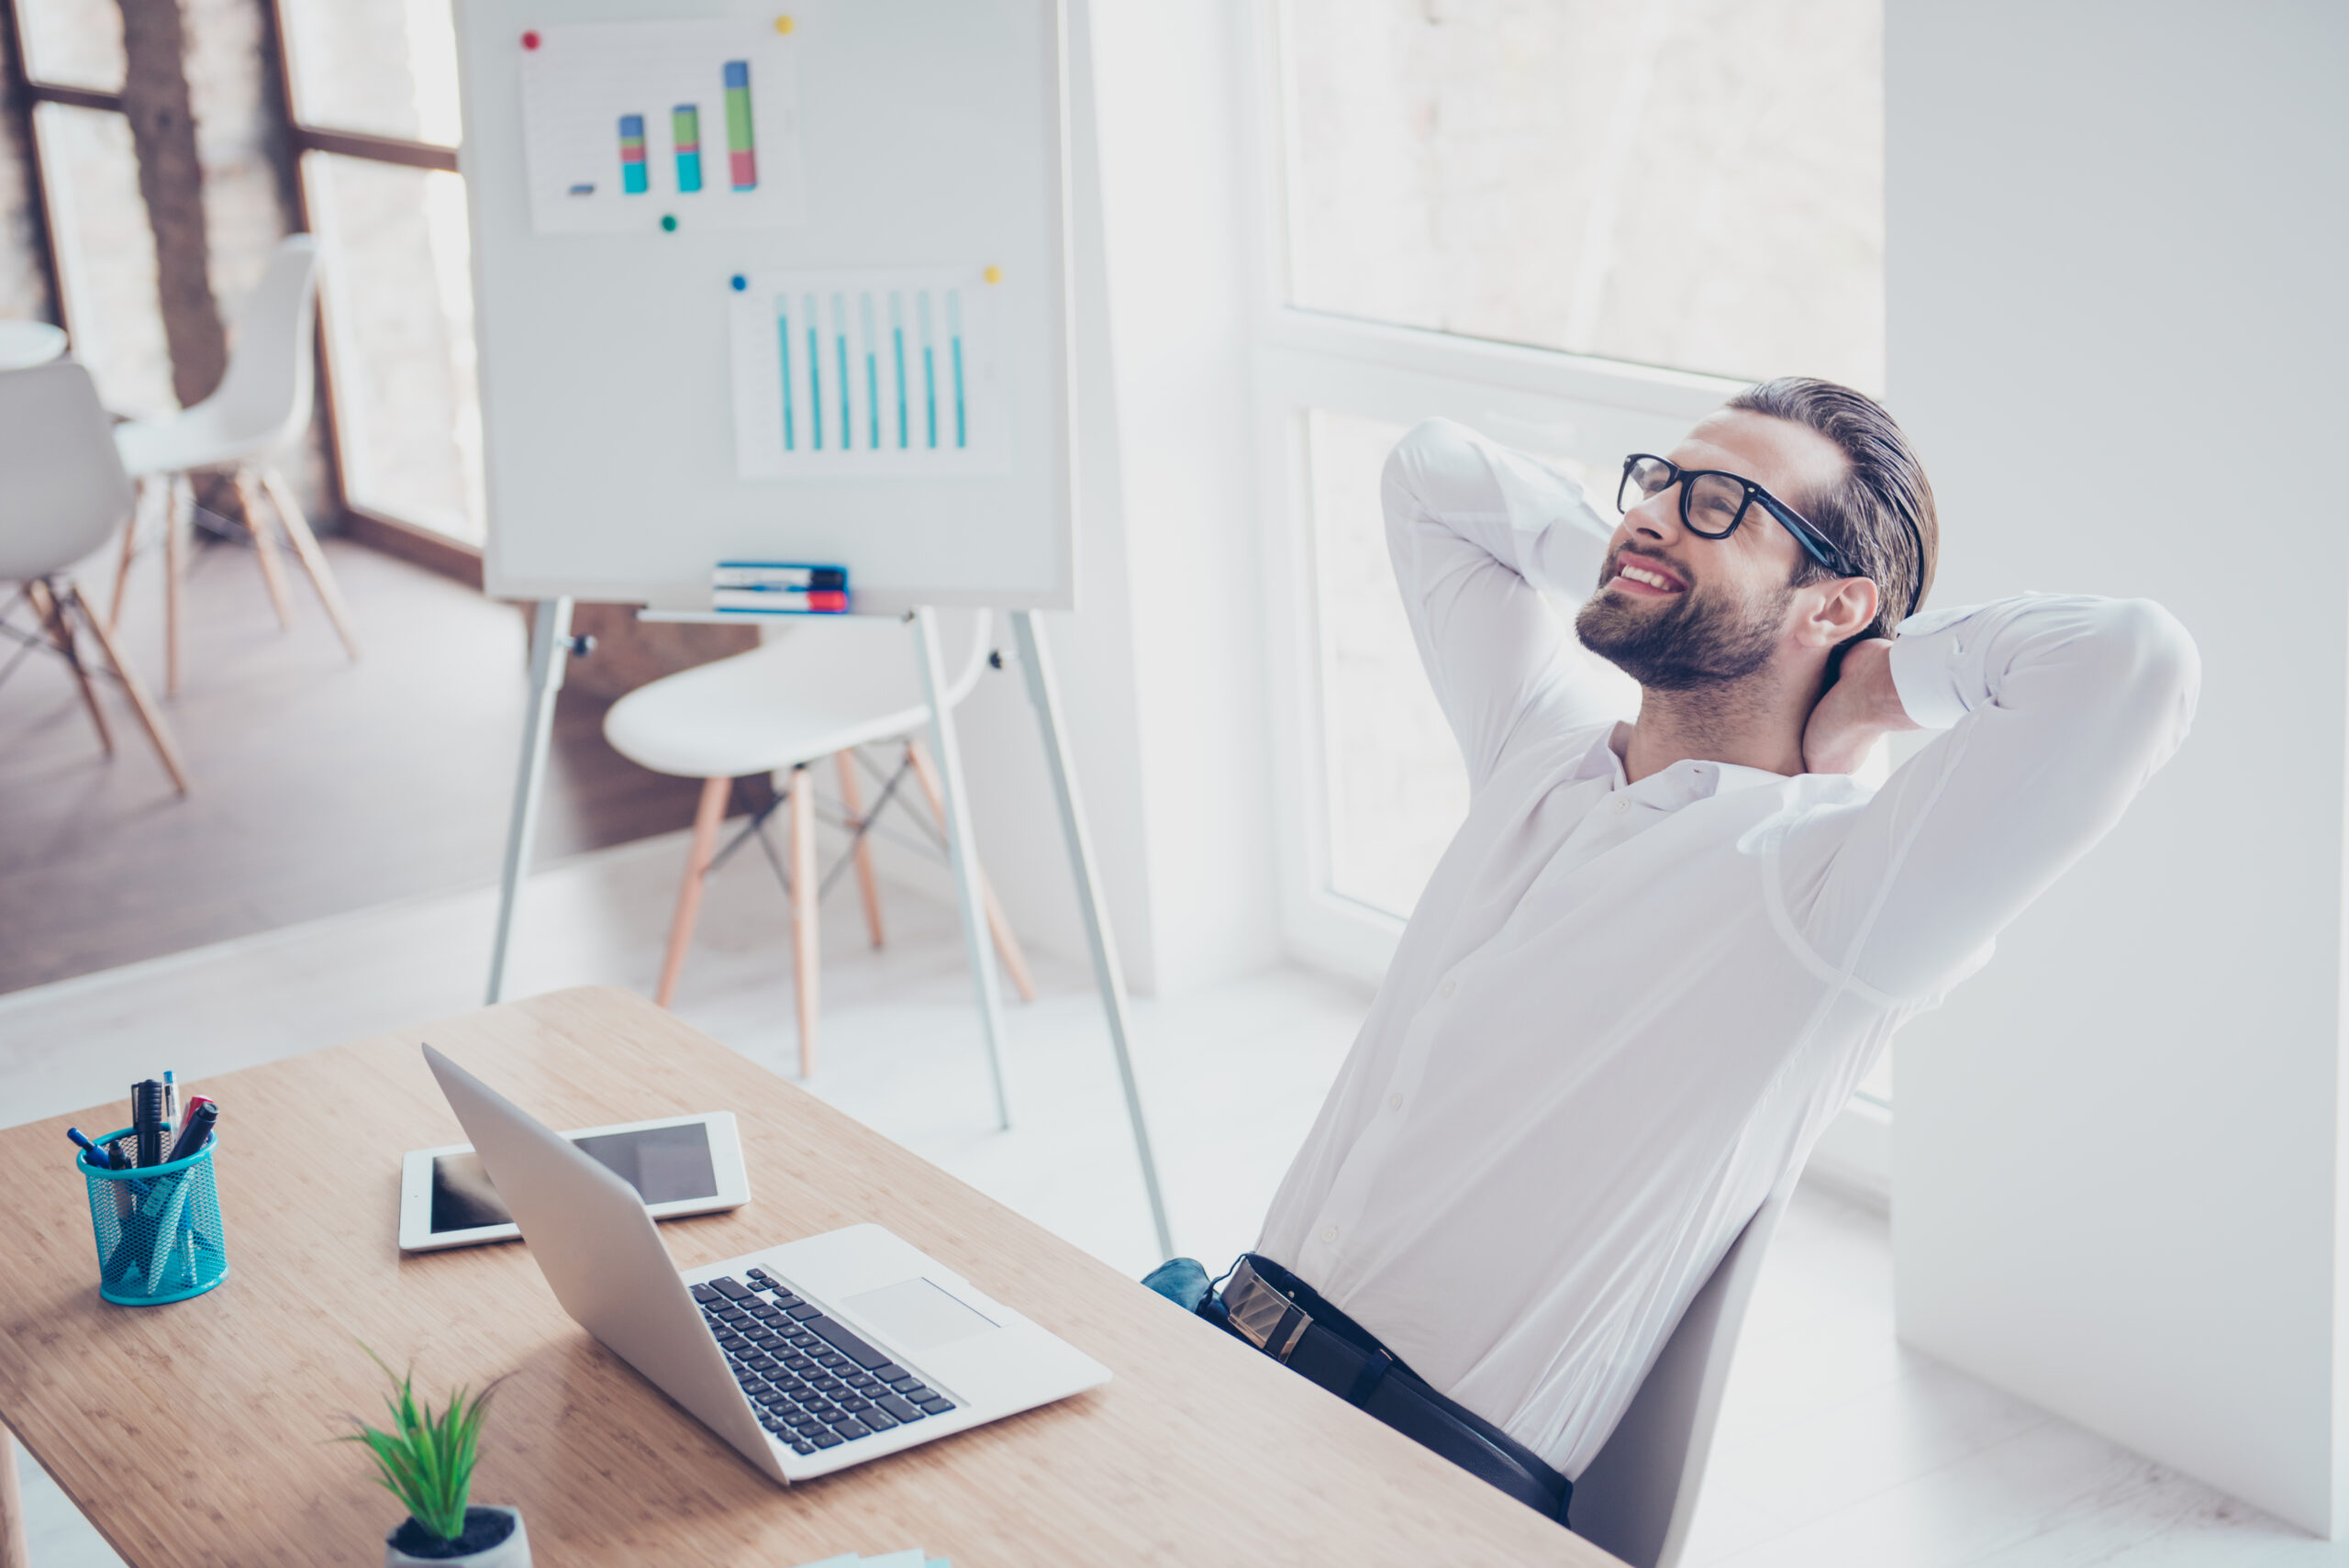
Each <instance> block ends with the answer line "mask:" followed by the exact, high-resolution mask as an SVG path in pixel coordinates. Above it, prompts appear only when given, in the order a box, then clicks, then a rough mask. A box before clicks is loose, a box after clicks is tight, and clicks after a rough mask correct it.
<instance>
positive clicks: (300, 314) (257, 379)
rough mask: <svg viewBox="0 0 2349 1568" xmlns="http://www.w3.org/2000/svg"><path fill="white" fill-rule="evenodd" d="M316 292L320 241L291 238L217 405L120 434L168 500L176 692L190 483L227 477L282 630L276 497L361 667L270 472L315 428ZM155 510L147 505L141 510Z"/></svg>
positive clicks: (167, 646)
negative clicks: (276, 458)
mask: <svg viewBox="0 0 2349 1568" xmlns="http://www.w3.org/2000/svg"><path fill="white" fill-rule="evenodd" d="M317 287H318V246H317V240H316V239H312V238H311V237H310V236H309V235H306V234H289V235H287V236H286V237H285V238H284V239H282V240H280V241H278V245H277V250H276V251H275V252H274V253H273V255H272V256H271V257H270V259H269V268H268V270H267V271H266V272H263V273H262V280H261V284H260V285H259V286H258V287H256V288H255V289H254V290H253V292H252V293H251V295H249V296H248V297H247V298H246V300H245V303H244V306H243V307H242V308H241V309H240V310H239V311H238V313H237V324H236V328H235V331H234V332H233V334H232V335H231V338H230V346H229V354H228V373H227V374H225V375H223V376H222V377H221V378H220V385H219V386H218V388H217V389H216V390H215V391H214V392H213V394H212V395H211V396H209V397H207V398H206V399H205V400H204V401H203V402H201V403H199V404H197V405H196V406H195V407H193V408H184V409H182V410H180V412H178V413H177V414H174V415H172V416H171V417H168V418H163V419H143V420H132V421H129V422H128V423H126V424H123V425H121V426H119V427H117V429H116V431H115V442H116V444H117V446H118V447H119V448H120V449H121V450H122V465H123V467H124V468H126V469H128V471H129V472H130V474H131V477H133V478H134V479H138V480H140V481H142V482H145V483H147V484H149V485H150V488H152V489H154V490H158V491H160V492H161V493H162V494H164V495H166V496H167V497H168V502H167V505H166V506H165V508H164V515H163V571H164V575H165V579H166V582H165V588H164V600H163V606H164V608H163V615H164V627H163V636H164V672H165V675H164V689H165V690H167V691H172V692H176V691H178V690H179V689H180V539H181V535H182V531H183V529H184V528H185V526H186V524H187V521H188V519H189V518H190V517H192V516H193V515H194V512H195V491H194V488H193V487H192V486H191V485H190V484H189V483H188V475H189V474H191V473H205V472H210V471H225V472H227V473H229V474H230V475H232V476H233V478H234V480H235V483H236V486H237V499H238V500H239V502H240V503H241V504H242V506H243V510H244V514H245V527H246V528H248V529H249V530H250V533H251V535H252V541H253V556H254V559H255V561H256V562H259V564H260V566H261V578H262V586H264V587H265V588H267V589H268V590H269V602H270V604H271V605H272V606H274V607H275V609H276V611H277V624H278V625H279V626H280V627H291V626H292V625H293V624H294V610H293V606H292V605H291V603H290V602H289V601H288V600H287V598H286V595H285V573H284V568H283V567H282V566H281V565H280V564H279V562H278V556H277V542H276V539H275V538H274V537H273V533H272V531H271V529H270V528H269V525H268V522H267V520H266V519H267V514H266V513H264V512H263V511H262V496H263V495H264V494H266V495H267V497H268V501H269V505H270V506H271V507H272V508H273V509H274V510H275V512H276V513H277V516H278V519H279V521H281V522H282V523H284V527H285V536H286V538H287V539H289V540H291V541H292V543H293V546H294V553H295V557H296V558H298V559H299V560H300V561H301V562H302V568H303V570H304V571H306V572H307V573H309V575H310V582H311V584H312V585H313V586H314V587H316V588H317V591H318V598H319V600H320V602H321V603H323V604H324V605H325V606H326V611H327V618H328V620H330V621H332V622H333V623H334V629H335V635H336V636H338V637H340V638H341V639H342V646H343V648H344V650H345V651H347V652H349V654H350V655H351V658H352V659H354V660H356V659H357V658H358V657H359V639H358V637H357V635H356V634H355V633H354V632H353V631H352V630H351V611H350V608H349V606H346V605H345V604H344V603H343V600H342V590H341V589H340V588H339V587H337V586H336V584H335V580H334V572H333V569H332V568H330V567H328V564H327V559H326V556H325V555H324V554H323V553H322V552H321V551H320V550H319V549H318V540H317V535H316V534H314V533H312V532H311V531H310V523H309V519H308V518H306V517H304V516H303V515H302V509H301V507H300V506H296V505H295V501H294V494H293V491H292V490H291V489H290V488H288V487H287V485H286V483H285V479H284V475H283V474H281V473H278V471H277V469H276V468H275V467H274V466H273V465H272V464H271V463H270V462H269V461H268V460H269V459H270V458H271V457H272V456H273V455H274V454H275V453H276V452H277V451H278V450H280V449H281V448H283V447H285V446H287V445H289V444H291V443H292V442H294V441H296V440H298V439H301V437H302V434H303V432H305V431H306V430H307V429H308V428H310V399H311V390H312V371H313V366H314V363H315V358H316V356H315V355H314V354H313V353H312V351H311V343H312V337H313V328H314V326H315V323H316V320H317V312H316V310H315V309H314V308H313V305H314V302H315V301H316V299H317ZM146 510H147V508H146V507H145V506H141V508H140V511H141V512H142V513H144V512H145V511H146ZM138 533H139V528H138V524H137V522H136V521H134V522H133V523H132V525H131V527H130V528H128V529H127V530H126V531H125V532H124V534H123V539H122V562H121V565H120V568H119V569H118V570H117V573H116V574H115V589H114V602H113V604H112V606H110V607H109V613H108V615H107V617H106V624H107V626H108V627H109V628H111V627H112V626H113V625H114V624H115V621H116V618H117V617H119V616H120V615H121V613H122V595H123V586H124V584H127V583H128V581H129V579H130V563H131V561H132V559H133V558H134V555H135V553H136V551H137V549H138Z"/></svg>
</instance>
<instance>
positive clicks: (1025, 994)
mask: <svg viewBox="0 0 2349 1568" xmlns="http://www.w3.org/2000/svg"><path fill="white" fill-rule="evenodd" d="M941 622H942V626H943V630H942V632H941V636H942V638H943V639H944V641H945V643H946V646H948V647H954V646H958V643H957V637H958V634H959V635H960V636H962V637H965V638H967V639H968V651H967V653H966V655H965V657H964V659H963V664H962V666H961V669H960V671H959V673H957V674H956V675H955V676H954V678H953V680H952V683H951V684H949V685H948V687H947V691H946V701H947V703H948V704H949V706H960V705H961V703H962V701H963V698H964V697H966V696H968V695H970V694H971V689H972V688H973V687H974V686H975V685H977V684H978V682H979V675H980V673H981V672H982V671H983V670H984V669H985V665H986V656H987V632H988V630H989V628H990V627H991V626H992V624H993V621H992V617H990V616H989V614H988V612H986V611H985V610H978V611H963V612H956V611H952V610H950V611H945V612H942V613H941ZM958 622H959V623H960V624H959V625H958V624H957V623H958ZM929 725H930V704H929V703H928V702H927V701H925V700H924V699H923V696H922V690H921V683H920V680H919V679H918V674H917V672H916V670H915V666H914V657H913V641H912V639H911V638H910V637H909V636H908V635H907V630H906V628H905V627H904V625H903V624H901V623H900V622H898V621H896V620H892V619H882V618H880V617H847V616H843V617H838V618H823V617H815V618H810V619H808V620H806V621H801V622H797V623H796V624H794V625H793V626H792V627H791V628H789V629H788V630H787V631H786V632H785V634H784V635H783V636H782V637H781V638H780V639H777V640H775V641H773V642H770V643H768V644H766V645H765V646H764V647H763V648H757V649H753V650H752V651H750V652H748V653H738V654H736V655H735V656H734V657H732V658H731V659H720V660H718V662H715V663H711V664H703V665H699V666H696V668H694V669H691V670H683V671H680V672H678V673H676V674H674V675H668V676H664V677H663V678H662V679H661V680H658V681H655V682H653V683H652V684H650V685H647V686H641V687H639V688H638V689H637V690H635V691H633V692H630V693H629V695H626V696H624V697H622V698H621V699H620V700H619V701H618V702H617V703H614V704H613V705H612V706H611V710H610V711H609V712H608V713H607V714H606V715H605V716H604V739H605V740H608V741H609V742H611V746H612V750H614V751H618V753H619V754H620V755H621V756H623V757H626V758H627V759H628V760H629V762H634V763H636V764H637V765H638V766H640V767H645V768H650V769H651V770H652V771H653V772H654V773H667V774H670V775H671V776H673V777H681V778H697V779H700V780H701V781H702V793H701V804H700V806H699V808H698V809H697V810H696V812H695V814H694V837H693V848H692V850H691V851H689V852H688V853H687V855H686V857H685V882H684V884H683V885H682V886H680V887H679V888H678V890H677V912H676V915H675V917H674V918H673V919H672V921H671V922H670V927H669V947H668V951H667V953H666V955H665V956H664V957H663V958H662V963H661V983H660V987H659V989H658V990H657V991H655V992H654V994H653V998H652V999H653V1000H654V1001H655V1002H658V1003H659V1004H660V1005H661V1006H664V1007H665V1006H668V1005H669V1001H670V998H671V997H672V996H674V995H675V994H676V989H677V979H678V976H679V975H680V974H681V973H683V972H684V969H685V952H686V950H687V948H688V947H690V946H691V944H692V942H693V935H694V923H695V920H696V917H698V915H699V913H700V908H701V890H702V884H703V883H704V881H705V880H706V879H707V877H708V875H709V873H711V872H712V871H715V870H716V869H717V868H718V864H719V863H720V862H723V861H724V860H726V858H727V857H728V856H729V855H731V854H732V853H733V852H734V851H736V850H738V849H740V847H741V846H742V845H743V844H744V843H746V842H748V841H750V840H752V839H756V840H758V842H759V846H760V848H762V849H763V850H765V851H766V852H767V855H768V857H769V858H770V859H771V860H773V859H774V850H773V849H772V848H771V847H769V846H768V844H767V842H766V839H765V836H764V833H763V828H764V827H765V825H766V820H767V817H769V816H770V815H771V814H773V813H774V811H775V810H776V809H777V807H783V808H785V809H786V811H787V815H786V817H785V823H786V831H785V840H786V844H787V848H786V850H785V858H787V859H788V861H789V865H788V866H787V867H786V866H785V865H784V864H783V863H781V862H777V864H776V870H777V871H778V872H779V873H783V874H784V881H785V885H786V886H787V887H788V888H789V890H790V894H791V928H792V932H791V935H792V941H791V949H792V979H793V984H794V988H795V990H796V995H797V1002H798V1020H799V1072H800V1075H801V1076H802V1077H805V1076H807V1074H809V1073H813V1072H814V1071H815V1065H816V1012H817V1002H816V999H817V970H818V958H817V951H816V904H817V900H818V897H819V896H820V895H821V894H822V893H823V891H824V890H825V889H826V888H828V887H829V886H830V885H831V883H832V880H833V878H834V877H836V876H838V875H839V874H840V873H841V872H842V871H843V870H844V869H846V868H847V867H848V866H849V865H850V864H853V865H854V866H855V868H856V874H857V883H858V885H859V887H860V889H861V891H862V892H863V896H864V918H865V928H866V931H867V934H868V935H869V936H870V937H871V939H872V942H873V945H874V947H876V948H877V947H879V946H881V945H882V939H883V935H884V933H883V929H882V924H881V895H880V889H879V886H878V885H877V884H876V883H875V881H874V874H873V862H872V850H871V846H870V845H868V844H867V843H866V842H865V837H866V835H867V833H869V832H870V831H872V830H873V826H874V819H875V818H877V817H879V816H880V814H881V813H882V811H883V810H884V809H885V808H886V807H887V806H888V805H889V803H890V802H891V801H892V800H894V799H895V798H896V796H897V794H898V791H899V787H900V786H901V785H902V784H905V783H906V781H907V779H908V777H910V778H911V779H912V780H913V781H914V783H915V784H917V785H918V787H919V788H920V790H921V792H922V794H923V795H925V796H927V797H928V800H929V805H930V816H931V817H933V818H934V819H935V821H936V823H937V826H938V833H937V835H936V841H937V843H938V844H940V845H942V844H943V843H944V840H945V832H946V805H945V797H944V795H943V794H942V793H941V788H940V784H939V778H938V773H937V771H936V769H935V768H933V767H932V766H931V764H930V754H929V752H928V751H926V750H925V749H924V748H923V746H922V743H921V740H919V736H920V733H921V731H922V730H924V729H926V728H929ZM884 744H888V745H892V746H894V747H895V748H896V751H897V755H896V757H895V758H894V759H893V761H894V762H895V766H894V768H892V769H886V770H885V769H882V768H879V767H876V766H875V765H874V763H873V762H872V761H871V760H870V759H869V758H867V757H866V756H865V755H864V753H863V751H862V750H860V748H863V747H868V746H869V747H874V748H878V747H880V746H882V745H884ZM826 757H829V758H831V759H832V760H833V764H834V766H835V768H836V769H837V770H838V774H839V780H840V792H841V806H842V807H843V808H844V810H845V812H846V816H845V817H844V818H843V819H842V820H841V821H840V823H839V824H838V825H839V826H840V827H841V828H844V829H846V830H847V831H848V832H849V834H850V835H851V836H852V844H851V847H850V850H849V852H848V853H847V854H846V855H845V856H843V857H842V858H841V862H839V863H838V864H836V865H834V866H833V868H832V871H831V873H829V874H828V875H821V876H819V875H818V871H817V866H816V817H815V792H814V790H813V788H812V786H811V784H810V783H809V776H808V771H807V770H808V767H809V765H810V764H812V763H814V762H819V761H821V760H822V759H824V758H826ZM860 766H862V767H864V768H866V769H868V770H869V771H871V772H872V773H874V782H876V783H877V784H879V785H880V786H881V793H880V795H879V797H878V798H877V799H876V800H875V801H874V806H873V809H872V810H871V811H869V812H868V811H867V810H865V808H864V797H863V788H862V785H861V784H859V782H858V778H857V770H858V768H859V767H860ZM786 769H787V770H789V772H790V774H791V781H790V784H788V786H787V787H786V788H785V790H784V792H783V794H782V795H780V796H779V797H778V798H777V800H776V801H774V803H773V804H771V805H769V806H767V807H766V808H765V809H764V810H762V811H760V812H759V813H758V814H757V815H755V816H754V817H751V821H750V822H749V824H748V825H746V826H745V827H744V828H742V829H741V831H740V833H738V834H737V835H736V836H735V839H734V840H733V842H731V843H729V845H727V847H726V848H725V849H724V850H722V851H721V850H719V849H718V826H719V824H720V823H721V822H723V821H724V820H725V817H726V808H727V806H728V804H729V802H730V801H731V800H732V798H733V791H734V781H735V780H736V779H738V778H741V777H744V776H747V775H750V774H755V773H781V772H784V771H785V770H786ZM980 891H981V895H982V897H983V898H984V900H985V906H986V917H987V926H988V929H990V931H991V932H992V933H993V934H994V937H995V946H996V952H997V953H998V954H1000V955H1001V957H1002V960H1003V967H1004V969H1005V971H1006V972H1007V973H1008V974H1009V975H1010V977H1011V983H1012V984H1013V986H1014V987H1016V988H1017V989H1018V990H1019V995H1020V998H1021V999H1022V1000H1023V1001H1034V1000H1035V997H1036V984H1035V981H1034V980H1033V978H1031V977H1030V973H1029V972H1028V962H1027V959H1026V957H1025V956H1024V955H1023V954H1022V953H1021V952H1020V951H1019V939H1017V938H1016V937H1014V936H1013V935H1012V934H1011V927H1010V924H1009V922H1008V921H1007V920H1006V919H1005V918H1004V917H1003V910H1002V907H1001V906H1000V905H998V904H997V903H996V896H995V890H994V889H993V888H992V887H990V886H988V885H986V882H985V877H984V875H982V877H981V879H980Z"/></svg>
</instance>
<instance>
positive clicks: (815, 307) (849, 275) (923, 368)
mask: <svg viewBox="0 0 2349 1568" xmlns="http://www.w3.org/2000/svg"><path fill="white" fill-rule="evenodd" d="M1001 288H1002V285H1000V284H993V283H990V282H988V281H987V275H986V273H985V272H983V271H981V270H980V269H978V268H975V267H974V268H969V269H944V268H940V269H925V270H918V271H917V270H911V269H906V270H885V271H883V270H876V271H871V272H822V273H817V272H764V273H756V274H752V275H751V276H748V277H746V278H743V279H741V280H740V288H739V289H738V290H737V292H736V294H735V295H734V304H733V306H732V309H733V313H734V314H733V318H732V322H733V344H734V355H733V374H734V411H735V438H736V451H737V455H738V460H739V461H738V467H739V468H740V473H742V475H743V476H744V477H746V478H758V477H781V476H789V475H806V476H814V475H817V474H820V473H835V474H841V475H848V474H858V475H872V474H888V473H899V474H907V475H920V474H925V473H930V474H936V473H987V472H997V471H1000V470H1001V469H1002V468H1003V467H1004V466H1006V465H1007V464H1008V451H1009V448H1008V435H1009V429H1008V426H1009V410H1008V407H1006V406H1005V399H1004V398H1003V395H1002V393H1001V390H1000V388H999V386H998V385H997V383H996V377H995V373H994V366H995V359H994V354H993V344H992V338H993V326H994V318H995V315H996V310H995V306H996V304H997V302H998V300H999V297H1000V293H1001Z"/></svg>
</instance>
